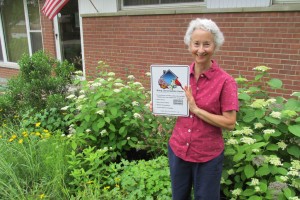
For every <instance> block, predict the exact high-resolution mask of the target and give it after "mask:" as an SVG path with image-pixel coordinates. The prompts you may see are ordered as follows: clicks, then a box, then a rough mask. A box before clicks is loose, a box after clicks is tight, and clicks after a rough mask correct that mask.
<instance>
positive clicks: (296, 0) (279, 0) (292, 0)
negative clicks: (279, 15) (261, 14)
mask: <svg viewBox="0 0 300 200" xmlns="http://www.w3.org/2000/svg"><path fill="white" fill-rule="evenodd" d="M283 3H300V1H299V0H273V4H283Z"/></svg>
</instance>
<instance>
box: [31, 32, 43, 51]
mask: <svg viewBox="0 0 300 200" xmlns="http://www.w3.org/2000/svg"><path fill="white" fill-rule="evenodd" d="M30 38H31V49H32V53H34V52H36V51H38V50H41V49H42V48H43V46H42V34H41V33H40V32H34V33H32V32H31V33H30Z"/></svg>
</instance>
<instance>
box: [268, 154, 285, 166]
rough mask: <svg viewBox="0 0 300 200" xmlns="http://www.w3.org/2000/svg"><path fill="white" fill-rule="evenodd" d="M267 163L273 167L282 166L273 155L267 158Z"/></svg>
mask: <svg viewBox="0 0 300 200" xmlns="http://www.w3.org/2000/svg"><path fill="white" fill-rule="evenodd" d="M268 161H269V163H270V164H272V165H275V166H282V165H283V164H282V163H281V161H280V158H278V157H277V156H275V155H270V156H269V158H268Z"/></svg>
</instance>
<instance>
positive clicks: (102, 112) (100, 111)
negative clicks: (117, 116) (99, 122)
mask: <svg viewBox="0 0 300 200" xmlns="http://www.w3.org/2000/svg"><path fill="white" fill-rule="evenodd" d="M96 113H97V114H99V115H104V110H98V111H97V112H96Z"/></svg>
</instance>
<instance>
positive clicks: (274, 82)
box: [267, 78, 282, 89]
mask: <svg viewBox="0 0 300 200" xmlns="http://www.w3.org/2000/svg"><path fill="white" fill-rule="evenodd" d="M267 83H268V85H269V86H271V88H273V89H279V88H281V87H282V81H281V80H279V79H277V78H273V79H271V80H270V81H268V82H267Z"/></svg>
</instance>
